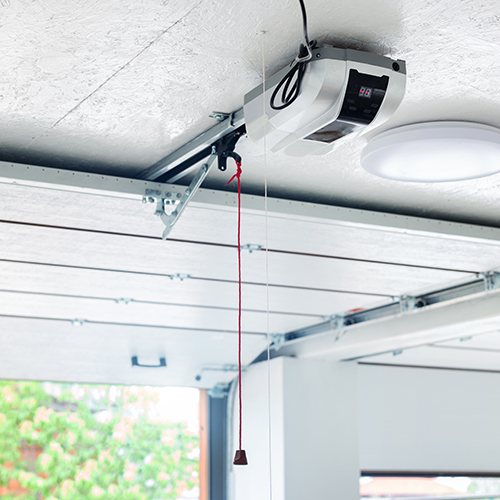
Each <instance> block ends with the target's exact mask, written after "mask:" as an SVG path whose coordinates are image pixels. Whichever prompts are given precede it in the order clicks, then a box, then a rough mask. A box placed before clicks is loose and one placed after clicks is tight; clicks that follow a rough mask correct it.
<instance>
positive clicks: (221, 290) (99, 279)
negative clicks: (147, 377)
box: [0, 261, 390, 316]
mask: <svg viewBox="0 0 500 500" xmlns="http://www.w3.org/2000/svg"><path fill="white" fill-rule="evenodd" d="M0 284H1V289H7V290H17V291H27V292H41V293H55V294H67V295H80V296H87V297H101V298H109V299H120V298H128V299H135V300H143V301H152V302H164V303H170V304H184V305H203V306H207V307H226V308H227V307H229V308H237V307H238V284H237V283H227V282H218V281H207V280H194V279H191V280H184V281H182V282H181V281H178V280H171V279H170V278H168V277H164V276H148V275H142V274H130V273H121V272H115V271H96V270H86V269H78V268H70V267H67V268H66V267H54V266H43V265H37V264H23V263H17V262H2V261H0ZM242 291H243V307H244V308H245V309H254V310H259V311H265V310H266V287H265V286H261V285H243V287H242ZM389 300H390V299H384V298H381V297H375V296H370V295H357V294H346V293H337V292H330V291H325V292H323V291H318V290H303V289H297V288H285V287H270V289H269V305H270V310H271V311H274V312H282V313H291V314H312V315H321V316H322V315H328V314H333V313H337V312H343V311H348V310H350V309H353V308H356V307H361V306H365V307H366V306H371V305H372V304H374V303H385V302H388V301H389Z"/></svg>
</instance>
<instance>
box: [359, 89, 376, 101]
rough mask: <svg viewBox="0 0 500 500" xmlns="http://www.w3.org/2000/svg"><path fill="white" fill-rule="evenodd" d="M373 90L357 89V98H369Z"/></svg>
mask: <svg viewBox="0 0 500 500" xmlns="http://www.w3.org/2000/svg"><path fill="white" fill-rule="evenodd" d="M372 92H373V89H372V88H370V87H361V88H360V89H359V97H366V98H368V99H369V98H370V97H371V96H372Z"/></svg>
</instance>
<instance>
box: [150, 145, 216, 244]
mask: <svg viewBox="0 0 500 500" xmlns="http://www.w3.org/2000/svg"><path fill="white" fill-rule="evenodd" d="M212 153H213V154H212V155H211V156H210V157H209V158H208V160H207V162H206V163H204V164H203V165H202V166H201V167H200V169H199V170H198V172H197V174H196V175H195V176H194V178H193V180H192V181H191V184H189V186H188V187H187V188H186V189H185V190H184V194H182V195H181V193H178V194H177V199H175V198H170V197H168V195H169V194H170V193H166V196H165V197H162V193H161V191H157V192H156V193H151V192H150V193H148V192H146V194H145V196H144V198H143V202H144V203H147V202H148V201H149V202H151V200H153V201H155V200H156V202H157V204H156V211H155V215H158V216H159V217H160V219H161V221H162V222H163V224H165V230H164V231H163V234H162V239H164V240H166V239H167V238H168V236H169V234H170V233H171V231H172V229H173V228H174V226H175V224H176V222H177V221H178V220H179V218H180V216H181V215H182V212H184V210H185V208H186V206H187V204H188V203H189V202H190V201H191V199H192V198H193V196H194V195H195V194H196V192H197V191H198V189H199V187H200V186H201V184H202V182H203V181H204V180H205V178H206V176H207V175H208V172H209V171H210V168H211V167H212V165H213V163H214V161H215V160H216V159H217V155H216V152H215V149H214V148H213V149H212ZM148 191H149V190H148ZM144 200H146V201H144ZM171 204H173V205H176V206H175V208H174V210H173V211H172V212H171V213H167V212H166V211H165V207H166V205H171Z"/></svg>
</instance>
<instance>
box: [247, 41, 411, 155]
mask: <svg viewBox="0 0 500 500" xmlns="http://www.w3.org/2000/svg"><path fill="white" fill-rule="evenodd" d="M288 71H290V67H286V68H283V69H282V70H281V71H279V72H278V73H277V74H275V75H274V76H272V77H271V78H269V79H268V80H266V81H265V83H264V84H261V85H259V86H258V87H256V88H255V89H253V90H252V91H250V92H249V93H248V94H246V95H245V101H244V106H243V110H244V114H245V124H246V131H247V134H248V136H249V137H250V138H251V139H253V140H254V141H255V142H257V143H263V140H264V136H265V137H266V147H267V148H268V149H269V150H271V151H273V152H277V151H283V152H285V153H286V154H289V155H292V156H306V155H310V154H326V153H329V152H330V151H331V150H332V149H333V147H334V145H335V144H337V143H340V142H343V140H344V137H345V136H347V135H349V136H351V137H353V136H359V135H361V134H363V133H365V132H368V131H369V130H372V129H374V128H375V127H377V126H379V125H381V124H382V123H384V122H385V121H387V120H388V119H389V118H390V117H391V116H392V114H393V113H394V112H395V111H396V109H397V108H398V106H399V105H400V104H401V101H402V100H403V97H404V93H405V86H406V64H405V62H404V61H401V60H399V59H398V60H393V59H390V58H388V57H384V56H379V55H375V54H370V53H368V52H361V51H357V50H350V49H336V48H333V47H330V46H328V45H325V46H323V47H320V48H316V49H314V50H313V51H312V59H311V61H310V62H309V63H308V64H307V67H306V71H305V73H304V77H303V80H302V85H301V91H300V94H299V96H298V97H297V99H296V100H295V101H294V102H293V103H292V104H291V105H290V106H288V107H287V108H285V109H282V110H275V109H273V108H272V107H271V104H270V101H271V96H272V94H273V91H274V89H275V88H276V86H277V85H278V84H279V83H280V82H281V80H282V79H283V77H284V76H285V75H286V74H287V73H288ZM264 89H265V95H264V96H263V93H264ZM263 99H264V100H265V104H264V102H263ZM264 106H265V113H264Z"/></svg>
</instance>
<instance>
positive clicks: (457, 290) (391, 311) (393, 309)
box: [274, 271, 500, 350]
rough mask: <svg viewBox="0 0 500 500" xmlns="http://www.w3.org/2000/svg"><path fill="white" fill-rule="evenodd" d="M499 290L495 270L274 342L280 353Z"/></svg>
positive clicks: (499, 279)
mask: <svg viewBox="0 0 500 500" xmlns="http://www.w3.org/2000/svg"><path fill="white" fill-rule="evenodd" d="M498 288H500V273H498V272H494V271H491V272H487V273H481V274H478V275H477V277H476V278H475V279H473V280H471V281H468V282H465V283H461V284H458V285H454V286H449V287H446V288H440V289H438V290H434V291H431V292H428V293H424V294H421V295H416V296H414V297H410V296H405V295H403V296H401V297H397V298H395V299H394V301H393V302H391V303H389V304H385V305H381V306H379V307H374V308H372V309H366V310H363V311H358V312H353V313H346V314H338V315H332V316H331V317H330V318H328V319H327V320H325V321H322V322H321V323H317V324H315V325H312V326H308V327H305V328H301V329H299V330H293V331H291V332H288V333H285V334H283V335H281V336H277V337H276V340H275V341H274V347H275V349H276V350H279V349H280V348H281V347H282V346H284V345H287V344H288V343H290V342H296V341H300V340H303V339H306V338H310V337H311V336H314V335H321V334H323V333H326V332H331V331H333V332H335V331H337V332H338V333H339V334H340V333H344V332H345V330H346V329H347V328H348V327H350V326H352V325H355V324H360V323H365V322H367V321H374V320H378V319H382V318H389V317H391V316H396V315H399V314H404V313H406V312H409V311H412V310H414V309H422V308H425V307H428V306H431V305H434V304H442V303H445V302H449V301H452V300H455V299H458V298H463V297H467V296H471V295H475V294H478V293H481V292H486V291H490V290H496V289H498ZM278 337H279V338H278Z"/></svg>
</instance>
